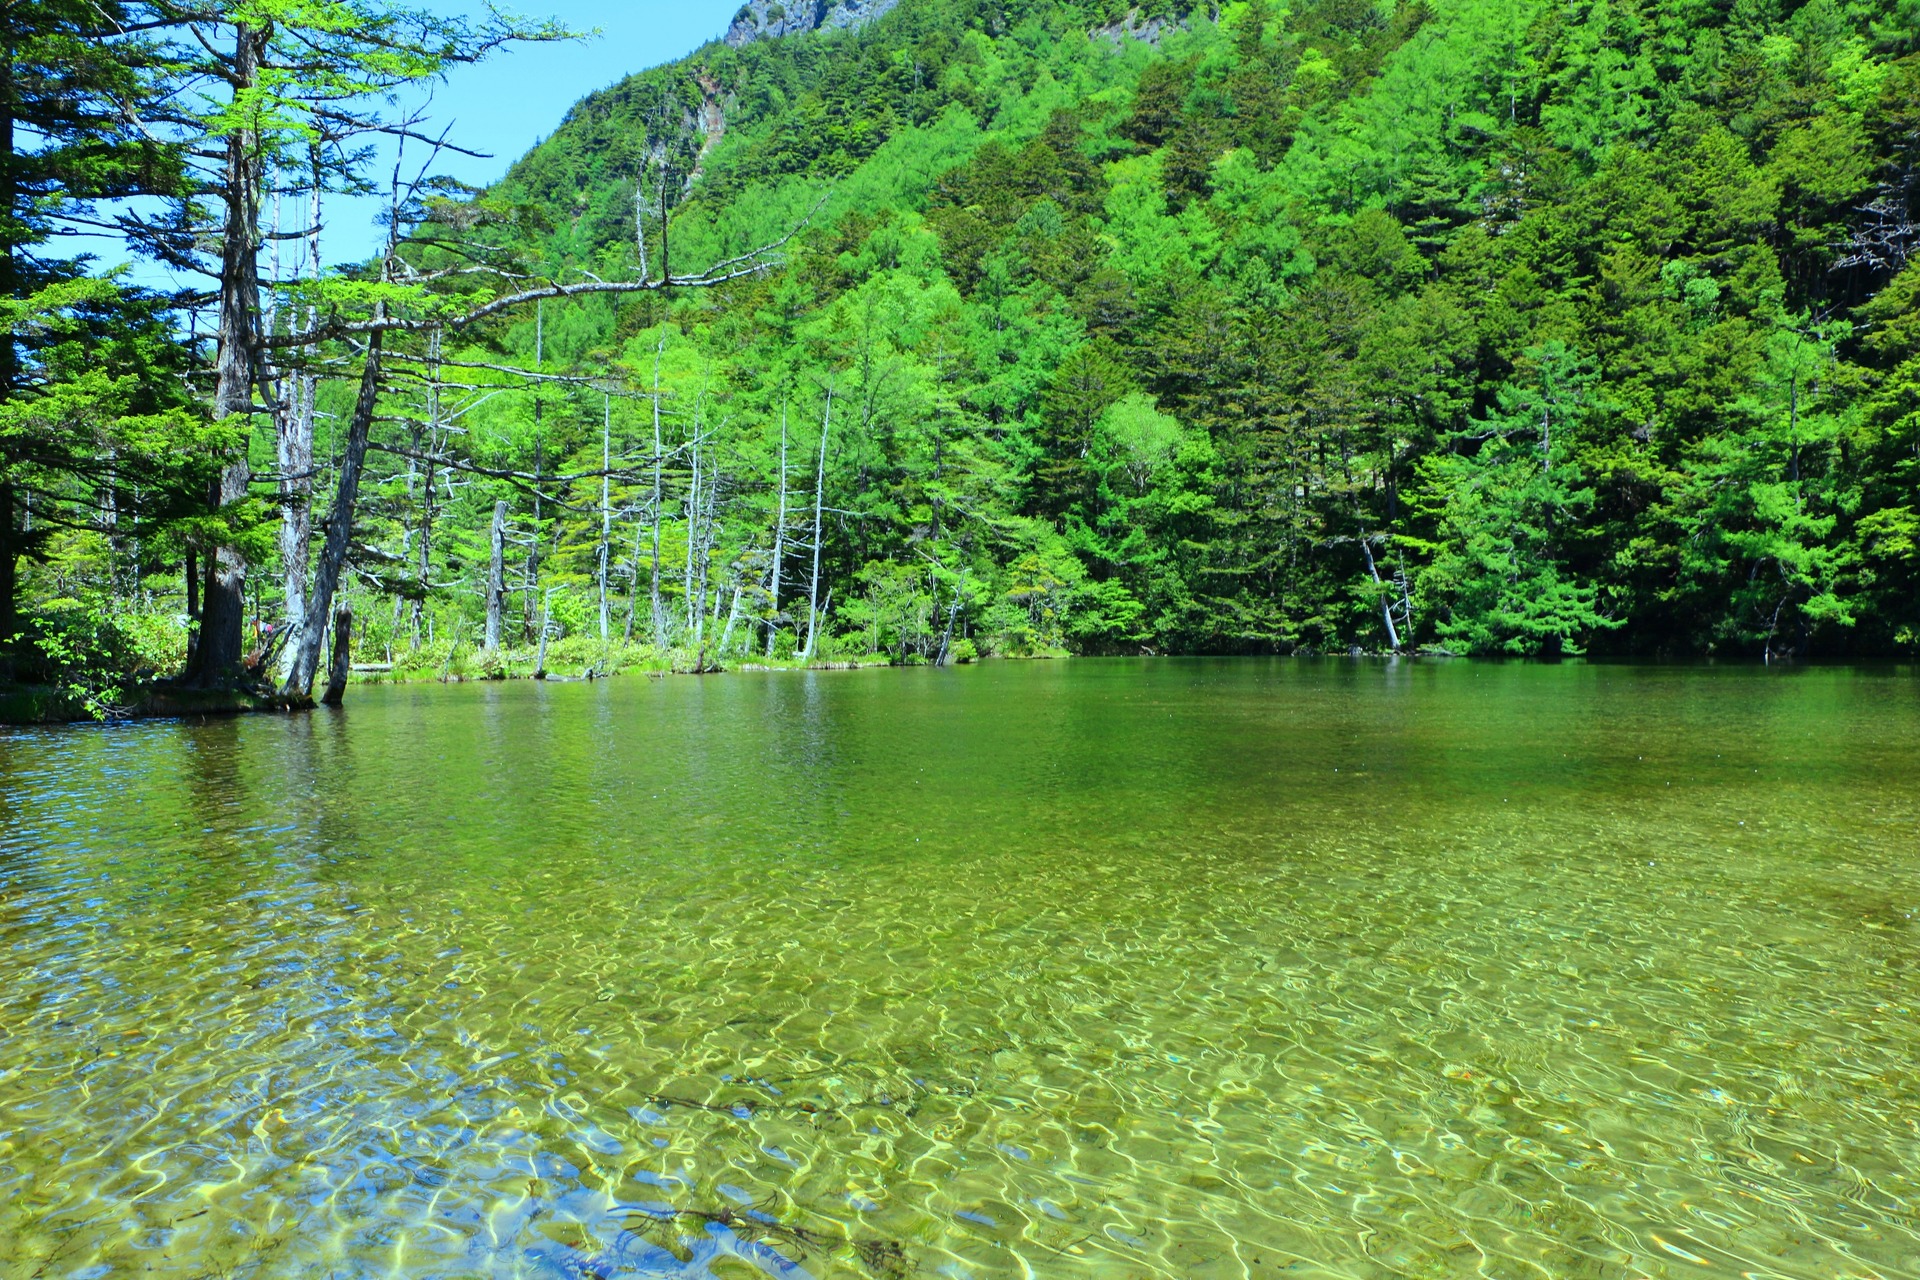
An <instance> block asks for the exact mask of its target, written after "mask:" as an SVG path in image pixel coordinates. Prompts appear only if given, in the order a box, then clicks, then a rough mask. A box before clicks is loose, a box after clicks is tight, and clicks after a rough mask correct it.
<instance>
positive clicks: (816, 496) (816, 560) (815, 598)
mask: <svg viewBox="0 0 1920 1280" xmlns="http://www.w3.org/2000/svg"><path fill="white" fill-rule="evenodd" d="M832 426H833V388H832V387H831V386H829V387H828V388H827V410H826V413H825V414H823V415H822V416H821V419H820V464H819V466H818V467H817V468H815V470H814V473H813V576H812V577H811V578H810V579H809V580H808V582H807V647H806V648H805V649H804V650H802V651H801V653H800V657H801V658H802V659H803V660H804V659H809V658H811V657H813V651H814V647H815V643H816V642H817V641H818V640H819V638H820V609H819V603H820V514H821V511H822V510H823V509H824V505H823V504H824V502H825V495H826V489H827V432H828V431H829V430H830V429H831V428H832Z"/></svg>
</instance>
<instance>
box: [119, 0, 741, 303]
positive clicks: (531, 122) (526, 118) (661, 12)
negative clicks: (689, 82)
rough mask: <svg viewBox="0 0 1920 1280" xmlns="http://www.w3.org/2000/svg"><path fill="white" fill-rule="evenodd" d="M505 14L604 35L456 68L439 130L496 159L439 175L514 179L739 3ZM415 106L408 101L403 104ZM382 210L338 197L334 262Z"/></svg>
mask: <svg viewBox="0 0 1920 1280" xmlns="http://www.w3.org/2000/svg"><path fill="white" fill-rule="evenodd" d="M426 3H428V4H429V6H430V7H432V8H434V9H438V10H440V11H442V12H448V13H457V12H460V11H461V10H463V9H464V10H469V11H473V10H477V7H478V6H476V5H472V4H466V3H462V2H461V0H426ZM501 7H502V8H503V9H506V10H508V11H510V12H515V13H520V14H522V15H525V16H527V17H540V18H544V17H551V18H554V19H556V20H558V21H559V22H561V23H562V24H564V25H566V26H568V27H571V28H574V29H575V30H589V29H596V28H597V29H598V30H599V32H600V34H599V35H598V36H595V37H594V38H592V39H589V40H586V41H584V42H580V43H565V44H551V45H525V46H521V47H519V48H515V49H509V50H507V51H506V52H503V53H501V54H499V55H497V56H496V57H494V58H493V59H491V60H489V61H487V62H483V63H481V64H479V65H478V66H472V67H461V68H457V69H456V70H455V71H454V72H453V73H452V74H451V75H449V76H448V78H447V79H446V81H445V82H443V83H436V84H435V85H433V86H432V94H433V96H432V101H431V105H430V111H431V116H432V120H433V125H432V126H431V127H432V131H434V132H438V130H439V129H440V128H442V127H445V126H447V125H451V126H452V133H451V135H450V136H449V138H448V141H450V142H454V143H457V144H458V145H460V146H463V147H468V148H471V149H473V150H477V151H486V152H491V153H492V155H491V158H489V159H484V160H481V159H473V158H469V157H466V156H458V155H448V156H445V157H443V158H442V160H441V163H440V164H438V165H436V166H435V168H436V170H437V171H438V172H441V173H446V174H450V175H451V176H453V177H456V178H460V179H462V180H464V181H467V182H472V183H475V184H484V183H487V182H491V181H492V180H493V179H495V178H498V177H499V176H500V175H501V174H502V173H504V172H506V169H507V166H508V165H510V164H512V163H513V162H514V161H515V160H517V159H519V158H520V157H521V156H522V155H524V154H526V152H527V151H528V150H529V149H530V148H531V147H532V146H533V144H534V143H536V142H538V141H540V140H541V139H542V138H544V137H546V136H547V135H548V134H550V133H552V132H553V130H554V128H555V127H556V126H557V125H558V124H559V123H560V120H561V117H563V116H565V115H566V113H567V108H569V107H571V106H572V105H573V104H574V103H576V102H578V101H579V100H580V99H581V98H583V97H585V96H586V95H587V94H589V93H591V92H593V91H594V90H595V89H600V88H604V87H606V86H607V85H610V84H612V83H614V82H615V81H617V80H619V79H620V78H621V77H623V76H627V75H630V74H632V73H633V72H635V71H642V70H645V69H646V68H648V67H653V66H658V65H659V64H660V63H663V62H670V61H672V60H673V59H675V58H678V57H680V56H681V55H683V54H686V53H689V52H691V51H692V50H694V49H696V48H698V47H699V46H700V45H702V44H704V43H706V42H707V41H708V40H711V39H714V38H716V37H718V36H719V35H721V34H722V33H723V32H724V31H725V30H726V27H727V23H728V22H730V21H732V19H733V15H734V13H735V11H736V10H738V9H739V7H740V0H627V2H626V3H620V2H619V0H545V3H542V2H541V0H506V2H505V3H503V4H502V5H501ZM421 96H422V97H424V94H423V95H421ZM417 101H419V99H418V98H416V99H413V100H412V101H409V100H406V99H403V100H402V102H401V106H402V108H403V109H404V108H405V107H407V106H411V105H413V104H414V103H415V102H417ZM383 207H384V204H383V202H382V201H380V200H376V199H367V200H360V201H353V202H345V201H338V200H336V201H335V203H334V205H333V206H332V207H330V208H329V209H328V210H327V213H326V219H325V221H326V227H327V230H326V234H325V235H324V236H323V238H322V250H323V252H324V253H325V255H326V258H327V260H328V261H329V262H333V263H341V262H351V261H356V260H360V259H364V258H366V257H369V256H371V255H372V254H373V253H374V252H376V251H377V250H378V249H379V247H380V244H381V239H382V235H383V232H382V231H381V229H380V228H379V227H378V226H377V225H376V224H375V218H376V217H377V216H378V215H379V213H380V211H381V209H382V208H383ZM85 248H87V249H88V250H90V251H91V252H93V253H95V254H97V255H98V257H99V259H100V265H102V266H108V265H112V264H113V263H114V262H116V261H119V260H124V258H125V251H124V249H122V248H121V247H120V246H119V244H118V242H117V241H112V242H103V241H100V240H91V242H90V243H89V244H87V245H86V246H85ZM135 274H136V278H137V279H140V280H141V281H143V282H145V283H150V284H156V285H163V284H165V283H166V281H165V275H166V273H165V272H164V271H161V270H159V269H158V268H155V267H153V266H152V265H151V264H141V266H140V267H139V269H138V270H137V271H136V273H135Z"/></svg>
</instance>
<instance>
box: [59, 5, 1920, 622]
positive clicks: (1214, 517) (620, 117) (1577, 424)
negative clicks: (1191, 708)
mask: <svg viewBox="0 0 1920 1280" xmlns="http://www.w3.org/2000/svg"><path fill="white" fill-rule="evenodd" d="M1136 37H1138V38H1136ZM1917 42H1920V5H1916V4H1915V3H1914V0H1811V2H1810V3H1805V4H1796V3H1792V2H1791V0H1683V2H1681V3H1672V4H1664V5H1644V4H1634V3H1631V2H1630V0H1620V2H1618V3H1614V2H1609V0H1599V2H1596V3H1580V4H1573V5H1561V4H1546V3H1540V2H1537V0H1497V2H1496V0H1420V2H1417V3H1408V4H1399V5H1393V4H1387V3H1371V2H1368V0H1298V2H1297V3H1294V4H1292V5H1283V4H1267V3H1259V2H1256V3H1251V4H1232V5H1227V6H1225V7H1224V8H1222V9H1220V10H1219V11H1217V12H1215V11H1212V10H1209V9H1204V8H1194V7H1192V6H1189V5H1186V4H1184V3H1180V2H1178V0H1172V2H1163V3H1159V4H1148V5H1145V6H1141V7H1137V8H1132V9H1127V8H1125V7H1123V6H1121V5H1118V4H1114V3H1099V2H1097V0H1087V2H1085V3H1066V2H1060V0H902V3H900V5H899V6H898V7H897V8H895V9H894V10H892V11H891V12H890V13H888V14H887V15H886V16H885V17H883V18H881V19H880V20H879V21H877V22H874V23H872V24H871V25H869V26H867V27H865V28H863V29H860V30H857V31H837V32H828V31H820V32H815V33H813V34H809V35H805V36H798V37H789V38H785V39H779V40H761V41H755V42H753V43H749V44H747V45H745V46H744V47H741V48H730V47H727V46H725V45H722V44H718V43H716V44H714V45H711V46H709V47H707V48H706V49H703V50H702V51H700V52H699V53H697V54H696V55H694V56H693V57H691V58H689V59H687V60H685V61H684V62H682V63H678V64H675V65H673V66H669V67H664V68H659V69H656V70H654V71H650V72H647V73H645V74H642V75H637V76H635V77H632V78H630V79H628V80H626V81H624V82H622V83H621V84H619V85H616V86H614V87H612V88H609V89H607V90H605V91H602V92H600V93H596V94H594V95H592V96H590V97H588V98H587V99H585V100H584V101H582V102H581V103H580V104H579V105H578V106H577V107H576V108H575V109H574V110H573V112H572V113H571V114H570V115H569V117H568V118H567V120H566V121H565V122H564V123H563V124H562V125H561V126H560V128H559V129H558V131H557V132H556V133H555V134H554V135H553V137H551V138H550V139H549V140H547V141H546V142H545V143H543V144H542V145H541V146H540V147H538V148H537V149H536V150H535V151H534V152H532V153H531V154H530V155H528V156H527V157H526V158H524V159H523V160H522V161H521V162H520V163H519V164H517V165H516V166H515V167H514V169H513V170H512V172H511V173H510V174H509V176H508V177H507V178H506V179H505V181H504V182H503V183H502V184H500V186H499V187H498V188H497V189H496V190H495V191H493V192H490V193H488V194H487V195H486V196H485V197H483V198H480V199H479V200H477V201H475V202H473V203H470V204H460V205H446V206H442V207H441V208H440V210H439V212H438V213H437V214H436V215H435V217H436V219H437V221H436V222H435V223H433V224H430V225H429V226H428V227H427V228H426V229H425V230H424V231H423V233H422V235H421V238H420V241H419V243H418V245H417V246H416V248H415V249H414V250H413V251H412V252H414V254H415V256H416V259H417V260H418V261H420V262H422V263H433V262H436V261H439V262H444V261H446V260H447V256H448V255H449V254H450V253H451V252H452V250H450V249H447V248H445V247H435V246H444V245H446V244H447V243H449V242H450V240H451V239H453V238H455V237H454V232H456V231H457V233H458V238H459V239H461V242H462V244H463V245H464V246H467V247H465V248H463V249H461V250H460V251H461V252H472V251H473V250H472V249H471V245H472V243H473V242H474V241H475V240H477V239H485V238H487V237H491V238H492V240H491V243H492V248H493V250H494V251H497V252H498V253H502V254H512V255H517V256H518V258H519V259H520V260H522V261H523V262H525V263H527V264H530V265H529V270H532V271H534V272H536V273H537V274H541V275H544V276H546V277H548V278H551V279H555V280H560V281H566V280H583V279H589V278H613V277H615V276H628V277H632V276H635V275H636V274H638V273H651V274H650V276H648V278H652V277H657V276H659V275H660V274H661V273H662V272H663V271H666V272H671V273H673V274H674V275H676V276H677V275H679V274H680V273H681V272H682V271H683V270H693V269H701V270H704V269H706V268H708V267H709V266H710V265H711V264H713V263H715V262H720V261H723V260H725V259H728V258H729V257H731V256H733V255H736V254H739V253H742V252H745V251H746V250H748V249H749V248H751V247H752V246H755V245H757V244H762V243H765V242H767V241H769V240H773V239H777V238H779V237H781V236H783V235H785V234H786V233H788V232H789V231H791V230H792V229H793V228H794V227H796V226H802V227H803V229H802V230H800V231H799V233H798V234H797V235H795V236H794V237H793V238H792V239H791V240H790V241H789V242H788V244H787V249H786V258H787V261H786V264H785V265H784V266H783V267H781V268H780V269H777V270H774V271H770V272H765V273H758V274H753V275H750V276H746V277H743V278H741V279H739V280H736V281H733V282H731V283H729V284H727V285H726V286H725V287H723V288H719V289H708V290H699V291H694V290H686V291H676V290H667V291H664V292H650V293H644V294H637V295H633V296H632V297H631V299H629V300H623V296H622V295H604V294H602V295H594V296H589V297H584V298H581V299H579V300H577V301H564V302H557V301H556V302H548V303H546V304H545V305H544V309H543V311H542V312H541V314H540V315H539V316H538V317H534V316H530V315H521V316H516V317H514V318H513V319H512V320H511V322H509V323H505V324H503V325H502V326H501V327H499V328H496V329H494V330H493V331H491V332H486V333H482V332H480V331H479V330H473V331H470V332H468V333H466V334H464V335H463V336H462V339H461V341H462V342H464V343H468V344H469V345H468V346H467V347H466V348H465V349H463V350H462V351H461V352H459V353H458V355H457V356H456V355H455V354H454V353H453V351H452V349H451V348H449V349H448V351H447V352H446V356H447V358H449V359H457V360H459V361H463V362H465V365H464V366H463V372H462V373H461V376H460V379H459V380H458V381H459V382H460V384H461V387H462V389H461V390H460V391H459V392H458V393H457V397H456V393H455V392H453V391H451V390H448V391H446V392H445V394H446V395H447V396H448V397H455V398H458V399H459V401H460V404H459V408H458V410H457V418H456V417H454V416H450V415H451V414H452V412H453V411H451V410H447V409H444V408H435V409H433V410H432V411H431V412H430V413H429V412H425V411H424V410H423V411H420V412H418V413H416V414H415V417H414V419H413V422H412V425H410V426H409V425H406V424H405V423H402V422H401V421H400V419H401V418H402V417H404V416H405V415H403V414H401V413H400V412H399V411H398V410H396V413H395V415H394V425H392V426H391V427H390V428H383V429H384V430H387V431H388V432H389V438H388V439H387V441H386V445H385V448H386V450H387V452H385V453H384V454H380V455H379V456H380V458H381V459H383V460H382V461H379V463H378V466H379V467H380V468H382V469H383V470H382V472H381V481H382V487H381V488H380V490H379V493H378V494H377V496H376V499H375V500H374V501H373V502H371V503H370V504H368V505H367V506H366V507H365V508H364V509H363V511H362V514H361V524H360V535H359V541H358V543H357V551H356V560H355V563H356V566H357V568H358V570H359V573H358V576H357V578H356V583H357V585H356V586H355V588H354V590H357V591H361V592H378V593H385V594H388V595H390V596H392V597H393V599H394V600H395V605H394V608H393V609H392V610H391V618H390V619H388V618H387V617H386V615H385V614H378V615H376V625H375V626H374V627H373V628H372V630H371V631H369V632H368V636H367V640H366V641H365V643H367V644H370V645H373V646H376V647H382V646H383V647H386V648H388V649H390V650H392V649H396V648H397V649H398V650H402V651H404V650H405V649H406V648H407V647H408V646H409V645H410V644H422V643H425V641H426V640H427V639H428V638H430V637H437V639H436V640H435V643H437V644H439V645H440V646H441V647H442V648H443V649H444V648H445V647H446V646H447V645H449V644H461V643H467V644H470V643H473V642H474V641H475V639H476V637H477V635H478V632H479V629H480V619H481V618H482V616H483V613H484V610H485V596H486V593H487V588H486V581H485V580H486V577H487V560H488V548H487V544H488V539H489V536H490V532H489V531H490V525H491V522H492V519H493V516H494V510H495V504H496V502H497V501H500V500H504V501H506V503H507V532H506V536H507V537H508V538H509V539H510V540H513V542H514V545H515V548H516V549H515V552H514V554H513V556H512V577H511V581H509V582H508V583H507V584H506V585H507V589H508V591H509V592H510V593H511V594H513V595H514V597H515V598H516V599H517V600H518V601H519V607H518V613H519V625H520V627H521V628H524V629H525V634H526V635H528V636H529V637H530V636H531V635H532V634H533V633H534V632H535V631H537V630H539V629H540V619H542V618H546V619H547V620H548V624H547V630H548V632H549V633H555V634H557V633H572V634H574V635H578V636H586V637H588V638H589V639H591V640H593V641H595V642H598V641H599V640H600V639H601V638H603V637H610V636H611V635H612V634H613V633H615V632H618V633H620V634H622V635H626V636H630V637H632V638H633V639H635V640H637V641H647V642H650V643H656V644H658V645H661V646H668V647H673V646H679V647H696V646H697V647H699V648H700V649H701V651H702V652H703V654H704V652H705V650H706V649H707V648H709V647H711V646H713V645H715V644H722V643H723V644H724V645H725V646H727V647H732V648H736V649H737V648H751V649H753V650H754V651H756V652H757V651H762V650H765V651H767V652H791V651H795V650H798V651H802V652H805V651H807V650H809V649H811V650H813V651H814V652H815V653H820V652H829V653H865V652H879V653H889V654H892V655H894V656H895V657H896V658H899V659H905V660H911V659H913V658H915V657H916V656H917V657H922V658H927V659H938V658H940V657H941V656H942V655H945V656H947V657H951V656H952V655H953V654H954V653H956V652H958V653H965V652H967V651H968V650H969V649H978V650H982V651H997V652H1004V653H1031V652H1047V651H1061V650H1068V651H1079V652H1128V653H1132V652H1140V651H1142V650H1148V651H1155V652H1203V651H1204V652H1272V651H1281V652H1287V651H1302V650H1305V651H1327V650H1344V649H1346V648H1348V647H1350V646H1359V647H1363V648H1367V649H1372V650H1386V649H1390V648H1391V649H1399V650H1412V649H1428V650H1434V649H1442V650H1447V651H1451V652H1462V653H1466V652H1470V653H1509V654H1554V653H1563V652H1574V651H1591V652H1634V653H1666V654H1687V653H1723V654H1737V655H1754V656H1758V655H1762V654H1786V653H1799V654H1816V655H1821V654H1824V655H1846V654H1856V655H1859V654H1895V653H1908V652H1911V651H1912V650H1913V649H1914V648H1915V646H1916V644H1920V510H1917V506H1920V504H1917V502H1916V498H1917V495H1916V492H1915V485H1916V480H1917V479H1920V266H1917V265H1914V264H1913V262H1912V260H1911V259H1912V256H1913V254H1914V252H1915V250H1916V248H1920V53H1916V45H1917ZM436 255H437V256H436ZM436 358H438V357H436ZM483 364H490V365H494V366H498V369H496V370H494V371H487V370H482V369H479V368H477V366H479V365H483ZM507 368H519V369H525V370H536V371H537V372H539V373H540V374H542V375H543V376H544V377H545V378H546V379H547V380H545V381H541V382H538V383H529V382H528V381H527V380H526V379H525V378H524V377H519V376H516V375H511V374H508V373H506V372H502V371H500V370H504V369H507ZM439 376H440V375H439V374H437V373H436V374H435V377H436V378H437V377H439ZM322 394H323V398H324V396H325V395H327V394H332V395H334V396H335V397H336V398H337V399H338V400H339V401H340V403H341V405H344V401H345V398H347V397H350V396H351V387H349V386H346V385H344V384H343V385H341V386H339V387H336V388H332V389H328V388H323V392H322ZM393 394H394V395H395V397H396V398H405V397H406V396H411V397H412V399H411V400H410V401H409V403H413V404H416V405H418V404H423V403H424V402H425V398H426V397H428V396H437V395H440V394H441V392H440V391H439V390H438V389H437V386H435V387H430V386H427V385H426V384H425V383H424V382H423V383H422V384H421V385H420V386H419V387H415V388H413V389H411V390H408V391H395V392H394V393H393ZM448 403H449V404H451V403H452V400H451V399H449V400H448ZM422 413H424V421H425V424H426V425H425V426H424V427H423V426H422V425H421V421H422V420H423V418H422V417H421V414H422ZM379 447H380V446H378V445H377V446H376V448H377V449H378V448H379ZM259 448H260V449H261V450H263V451H264V450H265V449H267V448H268V446H266V445H265V444H262V445H261V446H259ZM817 475H818V476H819V478H820V480H821V484H820V486H819V489H818V490H817V491H816V484H815V481H816V476H817ZM816 509H817V511H818V513H819V537H818V539H817V541H816V540H815V537H814V528H815V513H816ZM783 513H784V519H783V518H782V516H783ZM816 564H817V565H818V576H817V579H816V577H815V573H814V566H815V565H816ZM82 569H84V566H82ZM403 601H411V602H412V603H411V604H403V603H402V602H403ZM656 601H657V602H658V603H657V605H656V603H655V602H656ZM259 607H260V608H261V609H262V610H263V612H265V613H267V614H271V613H272V612H273V608H274V604H273V601H272V599H271V597H270V595H269V597H268V598H267V599H265V600H264V601H263V602H262V603H261V604H260V606H259ZM596 611H597V612H598V615H599V616H598V619H597V620H596V618H595V613H596ZM636 618H637V619H638V621H637V622H636V621H635V619H636ZM817 619H824V622H823V623H822V624H821V625H820V626H818V627H816V626H815V625H814V623H815V621H816V620H817ZM722 636H724V637H725V639H724V641H722V640H720V637H722ZM514 638H517V637H514ZM963 642H964V647H962V646H963Z"/></svg>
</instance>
